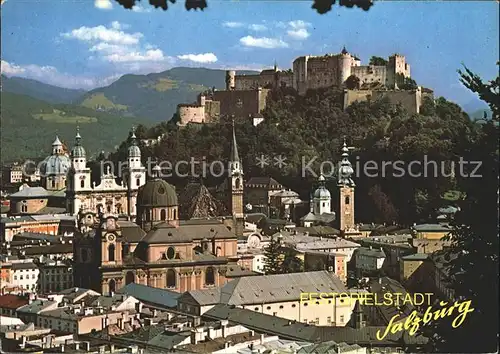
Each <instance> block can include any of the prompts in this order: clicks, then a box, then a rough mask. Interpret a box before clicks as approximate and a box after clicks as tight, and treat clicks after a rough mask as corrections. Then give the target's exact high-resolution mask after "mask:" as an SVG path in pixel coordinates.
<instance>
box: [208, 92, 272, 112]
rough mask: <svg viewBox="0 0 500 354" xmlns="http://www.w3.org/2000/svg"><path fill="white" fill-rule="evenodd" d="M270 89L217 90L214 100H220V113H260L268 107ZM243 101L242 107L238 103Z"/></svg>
mask: <svg viewBox="0 0 500 354" xmlns="http://www.w3.org/2000/svg"><path fill="white" fill-rule="evenodd" d="M269 91H270V90H268V89H257V90H233V91H215V92H214V97H213V99H214V101H219V102H220V115H221V116H224V115H233V114H234V115H235V116H236V117H248V116H249V115H250V114H255V113H260V112H261V111H262V110H263V109H264V108H265V107H266V98H267V95H268V94H269ZM238 101H241V108H239V107H238V105H237V103H238Z"/></svg>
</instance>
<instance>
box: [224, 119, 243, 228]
mask: <svg viewBox="0 0 500 354" xmlns="http://www.w3.org/2000/svg"><path fill="white" fill-rule="evenodd" d="M228 186H229V187H230V194H229V203H228V204H229V210H230V211H231V214H232V216H233V218H234V219H235V225H236V234H237V235H238V234H239V233H241V235H243V226H244V221H243V218H244V215H243V166H242V165H241V160H240V155H239V154H238V145H237V143H236V133H235V130H234V120H233V141H232V145H231V157H230V159H229V183H228Z"/></svg>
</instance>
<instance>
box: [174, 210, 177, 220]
mask: <svg viewBox="0 0 500 354" xmlns="http://www.w3.org/2000/svg"><path fill="white" fill-rule="evenodd" d="M174 220H177V209H174Z"/></svg>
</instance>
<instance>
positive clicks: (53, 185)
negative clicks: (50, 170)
mask: <svg viewBox="0 0 500 354" xmlns="http://www.w3.org/2000/svg"><path fill="white" fill-rule="evenodd" d="M50 185H51V187H52V188H56V181H55V180H54V179H51V180H50Z"/></svg>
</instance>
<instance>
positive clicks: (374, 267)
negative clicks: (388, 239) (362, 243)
mask: <svg viewBox="0 0 500 354" xmlns="http://www.w3.org/2000/svg"><path fill="white" fill-rule="evenodd" d="M384 261H385V253H384V250H383V249H382V248H373V247H371V246H370V247H359V248H358V249H356V251H355V252H354V262H355V265H356V270H358V271H360V272H376V271H378V270H380V269H382V266H383V265H384Z"/></svg>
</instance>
